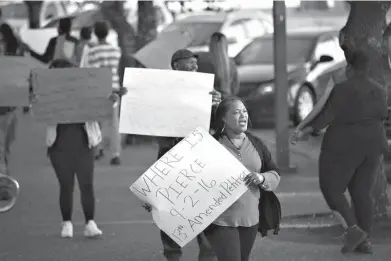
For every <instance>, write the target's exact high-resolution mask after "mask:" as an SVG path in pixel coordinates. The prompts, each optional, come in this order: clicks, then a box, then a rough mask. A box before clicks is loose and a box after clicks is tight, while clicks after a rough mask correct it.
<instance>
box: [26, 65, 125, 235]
mask: <svg viewBox="0 0 391 261" xmlns="http://www.w3.org/2000/svg"><path fill="white" fill-rule="evenodd" d="M75 66H76V65H74V64H72V63H71V62H69V61H68V60H65V59H58V60H54V61H53V62H52V63H51V65H50V68H70V67H75ZM109 98H110V99H111V100H112V101H113V102H116V101H117V100H118V96H117V94H111V95H110V97H109ZM33 109H34V107H33ZM101 140H102V135H101V132H100V128H99V125H98V123H96V122H86V123H62V124H57V125H56V127H55V128H48V132H47V137H46V142H47V146H48V156H49V158H50V161H51V163H52V166H53V168H54V171H55V173H56V176H57V179H58V181H59V185H60V209H61V214H62V219H63V223H62V230H61V237H63V238H71V237H73V225H72V222H71V220H72V207H73V187H74V182H75V175H76V177H77V179H78V183H79V187H80V193H81V203H82V207H83V212H84V217H85V222H86V226H85V230H84V235H85V236H86V237H96V236H100V235H102V231H101V230H100V229H99V228H98V226H97V225H96V223H95V221H94V212H95V198H94V185H93V176H94V162H95V158H94V157H95V154H94V147H96V146H97V145H98V144H99V143H100V142H101Z"/></svg>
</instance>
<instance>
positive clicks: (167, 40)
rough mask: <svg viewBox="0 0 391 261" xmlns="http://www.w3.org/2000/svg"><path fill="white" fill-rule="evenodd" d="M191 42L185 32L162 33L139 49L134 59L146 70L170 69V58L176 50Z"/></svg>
mask: <svg viewBox="0 0 391 261" xmlns="http://www.w3.org/2000/svg"><path fill="white" fill-rule="evenodd" d="M191 41H192V38H191V35H190V33H189V32H188V31H187V30H175V31H169V32H164V33H162V34H160V35H159V36H158V37H157V38H156V39H155V40H153V41H152V42H150V43H148V44H147V45H145V46H144V47H143V48H141V49H140V50H139V51H138V52H137V53H136V54H135V55H134V58H136V59H137V60H138V61H139V62H140V63H141V64H142V65H144V66H145V67H147V68H151V69H171V56H172V55H173V54H174V52H176V51H177V50H179V49H183V48H185V47H186V46H187V45H189V43H190V42H191ZM162 50H164V52H162Z"/></svg>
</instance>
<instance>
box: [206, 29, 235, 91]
mask: <svg viewBox="0 0 391 261" xmlns="http://www.w3.org/2000/svg"><path fill="white" fill-rule="evenodd" d="M209 52H210V53H211V57H212V63H213V66H214V69H215V77H216V78H217V79H218V82H219V85H220V86H215V87H217V88H216V89H217V90H223V91H224V93H231V86H230V83H231V75H230V71H231V70H230V58H229V55H228V41H227V38H226V37H225V35H224V34H222V33H219V32H216V33H214V34H213V35H212V36H211V37H210V43H209Z"/></svg>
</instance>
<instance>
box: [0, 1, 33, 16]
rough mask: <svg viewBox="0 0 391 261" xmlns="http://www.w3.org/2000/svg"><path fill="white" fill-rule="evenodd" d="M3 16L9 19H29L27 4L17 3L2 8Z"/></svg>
mask: <svg viewBox="0 0 391 261" xmlns="http://www.w3.org/2000/svg"><path fill="white" fill-rule="evenodd" d="M1 11H2V16H3V18H4V19H5V20H7V19H28V13H27V7H26V4H25V3H15V4H9V5H4V6H1Z"/></svg>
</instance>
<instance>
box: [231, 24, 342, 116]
mask: <svg viewBox="0 0 391 261" xmlns="http://www.w3.org/2000/svg"><path fill="white" fill-rule="evenodd" d="M273 50H274V48H273V36H272V35H270V36H264V37H259V38H257V39H255V40H254V41H253V42H251V43H250V44H249V45H247V46H246V47H245V48H244V49H243V50H242V51H241V52H240V53H239V54H238V55H237V56H236V57H235V58H234V60H235V63H236V64H237V65H238V73H239V78H240V82H241V84H240V91H239V94H238V96H239V97H241V98H242V99H243V100H244V102H245V103H246V105H247V108H248V110H249V113H250V115H251V119H252V122H253V124H260V123H265V122H270V121H272V120H273V119H274V104H275V102H274V100H275V88H277V86H275V83H274V81H275V76H274V57H273V53H274V51H273ZM345 66H346V61H345V56H344V53H343V51H342V49H341V48H340V47H339V42H338V31H333V30H330V29H328V28H306V29H300V30H296V31H292V32H288V35H287V72H288V79H287V80H288V93H287V99H288V104H289V115H290V119H291V120H292V121H293V122H294V124H298V123H299V122H301V121H302V120H303V119H304V118H305V117H306V116H307V115H308V113H309V112H310V111H311V110H312V109H313V107H314V105H315V103H316V102H317V101H318V99H319V98H320V97H321V96H322V95H323V93H324V91H325V88H326V86H327V85H328V84H330V83H332V82H331V81H332V78H331V77H332V74H333V73H334V74H336V73H341V70H344V67H345Z"/></svg>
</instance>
